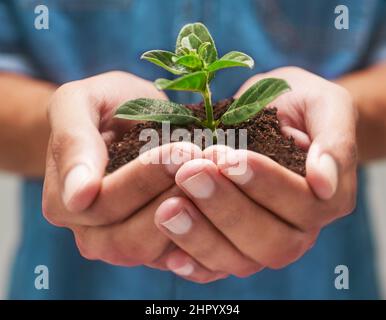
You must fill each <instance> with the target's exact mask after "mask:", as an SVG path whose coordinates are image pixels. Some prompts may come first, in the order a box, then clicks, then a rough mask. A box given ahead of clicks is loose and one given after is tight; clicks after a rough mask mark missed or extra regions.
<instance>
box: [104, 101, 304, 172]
mask: <svg viewBox="0 0 386 320" xmlns="http://www.w3.org/2000/svg"><path fill="white" fill-rule="evenodd" d="M232 101H233V100H232V99H225V100H221V101H219V102H217V103H216V104H215V105H214V113H215V118H216V119H218V118H219V117H220V116H221V115H222V113H224V112H225V110H226V109H227V106H228V105H229V104H230V103H232ZM187 107H189V108H190V109H191V110H193V112H194V113H195V115H196V116H198V117H200V118H205V114H204V106H203V104H202V103H200V104H192V105H187ZM276 113H277V110H276V108H265V109H264V110H262V111H261V112H259V113H258V114H257V115H256V116H255V117H254V118H252V119H250V120H248V121H246V122H243V123H241V124H239V125H237V126H234V127H230V126H224V125H220V126H219V128H222V129H224V130H226V129H246V130H247V142H248V150H252V151H255V152H258V153H261V154H264V155H266V156H268V157H270V158H271V159H272V160H274V161H276V162H278V163H279V164H281V165H283V166H284V167H286V168H288V169H290V170H292V171H294V172H296V173H298V174H300V175H302V176H305V174H306V169H305V161H306V158H307V153H306V151H304V150H302V149H301V148H299V147H298V146H296V145H295V142H294V139H293V138H292V137H285V136H284V135H283V134H282V133H281V130H280V124H279V120H278V119H277V116H276ZM145 128H153V129H155V130H157V131H158V133H159V137H160V141H161V137H162V131H161V124H160V123H155V122H145V123H140V124H137V125H135V126H134V127H133V128H132V129H131V130H130V132H128V133H126V134H125V135H124V136H123V138H122V140H121V141H117V142H113V143H112V144H111V145H110V146H109V159H110V161H109V163H108V165H107V168H106V172H107V173H111V172H113V171H114V170H116V169H118V168H119V167H121V166H123V165H124V164H126V163H128V162H130V161H131V160H133V159H135V158H136V157H138V154H139V150H140V148H141V147H142V146H143V145H145V144H146V143H147V141H139V134H140V132H141V130H142V129H145ZM176 128H177V127H173V126H171V131H172V130H173V129H176ZM195 128H198V127H196V126H189V127H188V128H187V129H189V130H191V132H193V129H195ZM237 132H238V130H236V147H237V146H238V145H239V143H238V141H237V137H238V135H237ZM192 136H193V135H192ZM203 145H204V144H203Z"/></svg>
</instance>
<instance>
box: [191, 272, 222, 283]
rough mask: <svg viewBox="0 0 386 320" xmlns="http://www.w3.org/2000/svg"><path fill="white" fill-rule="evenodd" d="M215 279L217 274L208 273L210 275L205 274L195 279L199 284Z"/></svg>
mask: <svg viewBox="0 0 386 320" xmlns="http://www.w3.org/2000/svg"><path fill="white" fill-rule="evenodd" d="M215 280H216V277H215V276H213V275H212V274H208V275H205V276H202V277H197V278H195V279H194V280H193V281H194V282H197V283H199V284H207V283H210V282H213V281H215Z"/></svg>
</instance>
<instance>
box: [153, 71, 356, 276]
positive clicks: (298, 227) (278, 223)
mask: <svg viewBox="0 0 386 320" xmlns="http://www.w3.org/2000/svg"><path fill="white" fill-rule="evenodd" d="M263 77H278V78H284V79H286V80H287V81H288V82H289V84H290V85H291V87H292V91H291V92H289V93H286V94H284V95H282V96H281V97H280V98H278V99H277V100H276V101H275V106H276V107H277V108H278V117H279V119H280V120H281V124H282V126H283V127H282V131H283V132H284V133H286V134H291V135H292V136H294V138H295V140H296V142H297V143H298V144H299V145H301V146H303V147H304V148H305V149H308V158H307V163H306V169H307V175H306V177H305V178H303V177H301V176H300V175H297V174H295V173H293V172H291V171H289V170H288V169H286V168H284V167H282V166H280V165H279V164H277V163H276V162H274V161H273V160H271V159H269V158H268V157H265V156H263V155H261V154H258V153H255V152H251V151H245V150H233V149H230V148H228V147H225V146H215V147H211V148H209V149H207V150H205V152H204V154H205V157H206V159H195V160H191V161H189V162H187V163H185V164H184V165H183V166H182V167H181V168H180V169H179V170H178V172H177V175H176V183H177V185H178V186H179V187H180V188H181V189H182V190H183V191H184V192H185V194H186V195H187V196H188V198H189V199H190V200H189V199H187V198H184V197H173V198H170V199H167V200H165V201H164V202H163V203H162V204H161V205H160V207H159V208H158V210H157V212H156V214H155V223H156V225H157V226H158V228H159V229H160V230H161V231H162V232H164V233H165V234H166V235H167V236H168V237H169V238H170V239H171V240H172V241H173V242H174V243H175V244H176V245H177V246H178V247H179V249H177V250H174V251H173V252H171V253H170V254H169V256H168V257H167V260H166V263H167V266H168V268H169V269H170V270H172V271H174V272H175V273H177V274H179V275H181V276H183V277H185V278H186V279H189V280H191V281H195V282H200V283H203V282H210V281H214V280H217V279H219V274H221V275H222V276H223V277H226V276H227V275H230V274H231V275H236V276H240V277H244V276H249V275H251V274H253V273H255V272H257V271H259V270H261V269H263V268H265V267H269V268H273V269H276V268H282V267H284V266H286V265H288V264H290V263H292V262H294V261H295V260H297V259H298V258H299V257H301V256H302V255H303V254H304V253H305V252H306V251H307V250H308V249H310V248H311V247H312V246H313V244H314V243H315V241H316V239H317V236H318V234H319V231H320V230H321V228H322V227H324V226H325V225H327V224H329V223H331V222H332V221H333V220H335V219H337V218H340V217H342V216H344V215H346V214H348V213H350V212H351V211H352V210H353V208H354V207H355V198H356V145H355V122H356V114H355V110H354V108H353V105H352V101H351V98H350V96H349V95H348V93H347V92H346V91H345V90H344V89H342V88H340V87H339V86H337V85H335V84H333V83H331V82H329V81H326V80H324V79H322V78H320V77H318V76H316V75H313V74H311V73H309V72H306V71H304V70H301V69H298V68H281V69H277V70H274V71H272V72H270V73H267V74H263V75H258V76H255V77H253V78H252V79H250V80H249V81H248V82H247V83H246V85H245V86H243V87H242V88H241V91H244V90H245V88H246V87H249V85H250V84H252V83H254V82H255V81H256V80H258V79H260V78H263ZM245 154H246V157H245ZM220 159H221V161H220ZM224 160H225V161H224ZM240 161H246V164H247V167H246V170H244V172H243V173H242V174H236V175H235V174H234V173H232V170H231V169H232V168H234V166H238V165H240Z"/></svg>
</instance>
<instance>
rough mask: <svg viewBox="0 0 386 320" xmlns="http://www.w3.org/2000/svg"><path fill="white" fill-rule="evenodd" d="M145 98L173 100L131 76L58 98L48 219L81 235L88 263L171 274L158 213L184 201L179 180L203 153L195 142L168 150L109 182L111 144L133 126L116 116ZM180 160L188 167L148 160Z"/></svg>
mask: <svg viewBox="0 0 386 320" xmlns="http://www.w3.org/2000/svg"><path fill="white" fill-rule="evenodd" d="M138 97H151V98H158V99H166V96H165V95H164V94H162V93H161V92H159V91H157V90H156V89H155V88H154V87H153V85H152V84H151V83H150V82H148V81H145V80H143V79H140V78H138V77H136V76H133V75H130V74H127V73H123V72H110V73H106V74H102V75H98V76H96V77H92V78H88V79H85V80H80V81H75V82H71V83H68V84H65V85H64V86H62V87H61V88H59V89H58V90H57V91H56V93H55V94H54V96H53V99H52V101H51V104H50V106H49V120H50V125H51V130H52V131H51V132H52V133H51V137H50V143H49V148H48V156H47V167H46V175H45V182H44V191H43V213H44V216H45V217H46V218H47V220H48V221H50V222H51V223H53V224H54V225H57V226H62V227H68V228H70V229H71V230H72V231H73V232H74V235H75V238H76V242H77V245H78V247H79V249H80V252H81V254H82V255H83V256H84V257H86V258H88V259H99V260H103V261H106V262H109V263H112V264H118V265H125V266H132V265H137V264H147V265H150V266H156V267H159V268H163V267H162V266H163V265H162V263H161V262H160V259H162V254H163V253H164V252H167V251H168V250H169V249H170V247H171V242H170V240H169V239H168V238H167V237H165V236H164V235H163V234H162V233H160V232H159V231H158V230H157V228H156V227H155V225H154V222H153V217H154V212H155V210H156V208H157V207H158V206H159V205H160V204H161V203H162V201H164V200H165V199H167V198H169V197H171V196H175V195H181V194H182V193H181V191H180V190H179V188H177V187H176V186H175V182H174V176H175V173H176V171H177V169H178V168H179V166H180V165H181V164H182V163H183V162H184V161H186V160H190V159H192V158H193V157H194V155H198V156H201V150H199V148H198V147H197V146H194V145H192V144H189V143H175V144H168V145H164V146H162V147H158V148H155V149H152V150H150V151H148V152H146V153H144V154H142V155H141V156H140V157H139V158H137V159H135V160H134V161H132V162H130V163H129V164H127V165H125V166H123V167H121V168H120V169H118V170H117V171H115V172H114V173H112V174H110V175H108V176H104V173H105V167H106V164H107V150H106V142H107V141H109V140H111V139H113V138H114V136H115V135H116V134H119V129H120V130H121V131H122V132H124V131H126V130H127V126H128V122H127V121H122V120H113V121H112V120H111V117H112V113H113V112H114V110H115V108H116V107H117V106H118V105H119V104H121V103H122V102H124V101H126V100H128V99H134V98H138ZM112 128H118V130H117V131H113V130H112ZM175 153H177V154H180V153H182V157H180V158H179V160H180V162H178V161H177V163H171V164H165V165H164V164H162V163H161V162H160V161H159V164H146V163H145V161H142V160H146V159H148V158H146V159H144V157H147V156H150V157H151V158H153V159H159V157H160V156H163V157H164V156H168V155H172V156H173V155H174V154H175ZM175 159H177V160H178V158H175ZM129 217H130V218H129Z"/></svg>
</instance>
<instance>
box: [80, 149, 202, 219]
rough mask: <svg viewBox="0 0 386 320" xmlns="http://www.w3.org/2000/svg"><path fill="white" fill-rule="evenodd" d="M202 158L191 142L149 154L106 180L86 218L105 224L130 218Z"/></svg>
mask: <svg viewBox="0 0 386 320" xmlns="http://www.w3.org/2000/svg"><path fill="white" fill-rule="evenodd" d="M201 156H202V151H201V149H200V148H199V147H198V146H196V145H194V144H192V143H188V142H175V143H170V144H165V145H162V146H160V147H157V148H154V149H151V150H149V151H146V152H145V153H143V154H141V155H140V156H139V157H138V158H137V159H135V160H133V161H131V162H130V163H128V164H126V165H125V166H123V167H121V168H119V169H118V170H116V171H115V172H113V173H112V174H110V175H108V176H106V177H105V178H104V179H103V181H102V187H101V190H100V193H99V195H98V198H97V199H96V201H95V202H94V204H93V205H92V206H91V207H90V209H89V210H86V211H85V213H84V215H83V216H84V217H87V220H88V222H89V223H92V221H99V222H101V223H105V224H108V223H111V222H114V221H115V222H116V221H120V220H122V219H125V218H127V217H128V216H129V215H130V214H132V213H133V212H136V211H137V210H138V209H140V208H142V207H143V206H144V205H146V204H147V203H150V202H151V201H152V200H153V199H154V198H155V197H157V196H159V195H160V194H162V193H163V192H164V191H165V190H167V189H168V188H170V187H171V186H172V185H174V184H175V181H174V177H175V174H176V172H177V170H178V169H179V168H180V167H181V165H182V164H183V163H185V162H187V161H189V160H192V159H195V158H200V157H201Z"/></svg>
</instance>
